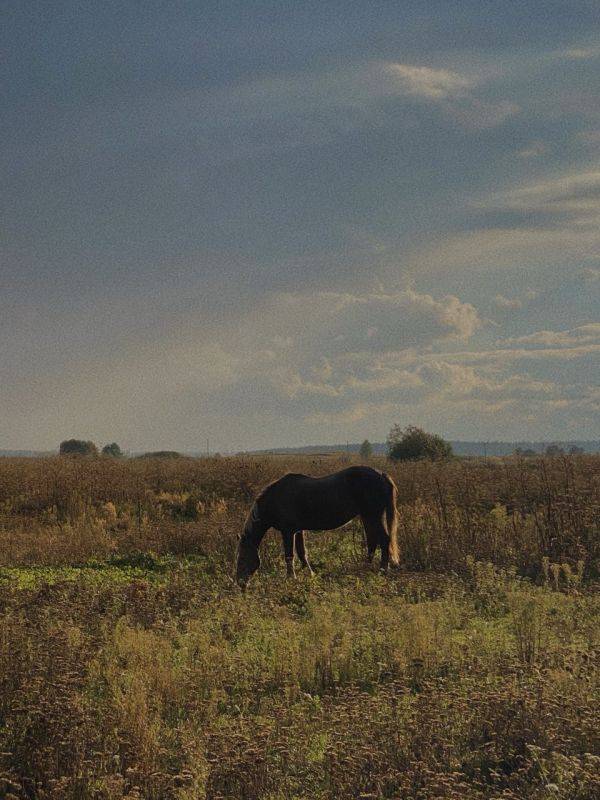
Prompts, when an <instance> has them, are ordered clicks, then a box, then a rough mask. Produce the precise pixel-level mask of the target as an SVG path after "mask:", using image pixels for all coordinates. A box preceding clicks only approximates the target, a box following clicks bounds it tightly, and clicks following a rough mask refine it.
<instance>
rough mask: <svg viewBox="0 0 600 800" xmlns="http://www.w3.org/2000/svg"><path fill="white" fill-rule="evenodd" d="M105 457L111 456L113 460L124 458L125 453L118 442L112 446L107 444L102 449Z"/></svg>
mask: <svg viewBox="0 0 600 800" xmlns="http://www.w3.org/2000/svg"><path fill="white" fill-rule="evenodd" d="M102 455H103V456H110V457H111V458H122V456H123V452H122V450H121V448H120V447H119V445H118V444H117V443H116V442H113V443H112V444H105V445H104V447H103V448H102Z"/></svg>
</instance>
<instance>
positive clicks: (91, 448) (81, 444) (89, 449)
mask: <svg viewBox="0 0 600 800" xmlns="http://www.w3.org/2000/svg"><path fill="white" fill-rule="evenodd" d="M59 453H60V454H61V456H97V455H98V448H97V447H96V445H95V444H94V443H93V442H85V441H83V439H66V440H65V441H64V442H61V443H60V448H59Z"/></svg>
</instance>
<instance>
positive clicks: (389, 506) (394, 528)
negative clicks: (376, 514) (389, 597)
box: [383, 472, 400, 567]
mask: <svg viewBox="0 0 600 800" xmlns="http://www.w3.org/2000/svg"><path fill="white" fill-rule="evenodd" d="M383 477H384V480H385V482H386V483H387V485H388V489H389V493H388V498H387V502H386V506H385V522H386V527H387V532H388V536H389V537H390V561H391V562H392V564H393V565H394V566H395V567H397V566H398V564H399V562H400V555H399V552H398V511H397V509H396V498H397V497H398V489H397V487H396V484H395V483H394V481H393V480H392V479H391V478H390V476H389V475H387V474H386V473H385V472H384V473H383Z"/></svg>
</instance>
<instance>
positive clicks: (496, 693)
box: [0, 457, 600, 800]
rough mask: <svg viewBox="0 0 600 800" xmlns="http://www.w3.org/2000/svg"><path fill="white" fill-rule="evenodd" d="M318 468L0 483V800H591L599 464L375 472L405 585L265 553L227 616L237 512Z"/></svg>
mask: <svg viewBox="0 0 600 800" xmlns="http://www.w3.org/2000/svg"><path fill="white" fill-rule="evenodd" d="M338 466H341V462H340V463H338V462H335V461H334V460H330V459H323V460H314V459H305V460H303V461H293V460H291V461H289V462H286V463H285V464H282V462H281V461H279V460H277V461H275V460H268V459H261V460H257V461H254V460H249V459H220V460H219V459H212V460H198V461H196V460H192V459H181V460H172V461H169V462H161V463H159V462H152V461H146V460H143V461H130V462H123V463H121V462H112V461H108V460H107V461H105V460H101V459H98V460H95V461H71V460H63V459H46V460H39V461H25V460H21V461H16V460H10V461H4V462H0V503H1V509H2V511H1V516H0V563H1V564H2V565H3V566H2V567H1V568H0V797H2V798H9V799H10V800H14V798H18V799H19V800H62V799H63V798H67V799H69V800H122V799H124V798H129V800H132V799H133V798H140V799H141V798H144V799H145V798H148V799H149V800H163V799H164V800H167V799H168V800H171V799H173V800H192V798H193V800H197V799H198V798H200V800H202V799H203V798H204V799H205V800H309V799H310V800H312V798H315V800H334V799H335V800H337V799H338V798H349V799H350V798H375V799H376V800H383V798H415V799H416V800H417V799H418V800H434V798H435V799H437V800H459V798H460V799H461V800H484V799H485V800H492V798H494V799H498V798H508V800H525V798H533V800H549V799H550V798H558V799H559V800H595V798H597V797H598V796H600V778H599V776H600V702H599V700H600V670H599V665H600V658H599V656H600V638H599V635H600V634H599V631H600V625H599V623H600V596H599V595H598V592H597V586H598V584H597V574H598V549H597V548H598V498H599V497H600V493H599V492H598V480H599V475H600V459H595V458H591V457H588V458H576V459H558V460H550V461H543V460H540V461H533V462H519V461H512V460H506V461H495V462H490V463H488V462H466V463H462V462H458V463H449V464H446V465H436V466H432V465H426V464H416V465H404V466H399V467H394V468H393V470H392V472H393V476H394V479H395V480H396V481H397V483H398V487H399V493H400V512H401V542H402V568H401V570H400V571H398V572H394V573H393V574H392V575H391V576H389V577H387V578H385V577H382V576H380V575H378V574H377V573H375V572H372V571H371V570H369V569H367V568H366V567H365V565H364V563H363V561H364V559H363V552H362V536H361V532H360V529H359V527H358V526H356V525H355V526H351V527H350V528H348V529H346V530H344V531H337V532H331V533H321V534H317V533H315V534H312V535H310V547H311V555H312V561H313V564H314V565H315V567H316V568H317V576H316V577H315V578H312V579H311V578H309V577H307V576H302V577H300V578H299V579H298V581H296V582H291V581H288V580H286V579H285V578H283V572H284V570H283V568H282V557H281V554H280V543H279V542H278V541H277V540H276V538H275V537H273V536H271V537H268V538H267V540H266V541H265V543H264V545H265V554H264V555H265V558H264V560H263V567H262V569H261V572H260V574H259V575H258V576H257V577H256V579H255V581H254V582H253V583H252V584H251V588H250V589H249V590H248V591H247V592H246V593H245V594H242V593H240V591H239V590H238V589H237V588H236V587H235V586H234V585H233V584H232V582H231V579H230V575H231V571H232V563H233V559H234V556H235V548H236V543H237V538H236V534H237V532H238V531H239V527H240V523H241V520H242V519H243V516H244V512H245V510H246V508H247V505H248V503H249V502H250V500H251V498H252V497H253V495H254V493H255V492H256V491H257V490H258V489H259V488H260V486H262V485H263V484H264V483H266V482H268V481H269V480H271V479H273V478H274V477H276V476H277V475H278V474H280V473H281V471H283V470H285V469H294V470H298V469H300V470H302V471H305V472H313V473H315V474H318V473H323V472H329V471H332V469H335V468H337V467H338ZM382 466H383V464H382Z"/></svg>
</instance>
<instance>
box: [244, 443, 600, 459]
mask: <svg viewBox="0 0 600 800" xmlns="http://www.w3.org/2000/svg"><path fill="white" fill-rule="evenodd" d="M450 444H451V445H452V449H453V451H454V453H455V454H456V455H457V456H508V455H511V454H512V453H514V452H515V450H517V449H520V450H533V451H534V452H535V453H543V452H544V451H545V449H546V447H548V445H551V444H554V445H558V446H559V447H561V448H562V449H563V450H564V451H565V452H566V453H568V452H569V450H570V449H571V447H580V448H581V449H582V450H583V451H584V452H585V453H598V452H600V441H591V440H590V441H576V440H573V441H547V442H527V441H515V442H491V441H490V442H468V441H462V440H460V441H451V442H450ZM371 447H372V448H373V453H374V454H375V455H385V453H386V445H385V442H371ZM359 450H360V443H357V442H347V443H343V444H314V445H306V446H305V447H277V448H272V449H269V450H255V451H253V452H254V453H260V454H265V455H267V454H273V455H285V454H288V453H290V454H291V453H306V454H311V453H324V454H325V453H327V454H329V453H343V452H346V453H358V451H359Z"/></svg>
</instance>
